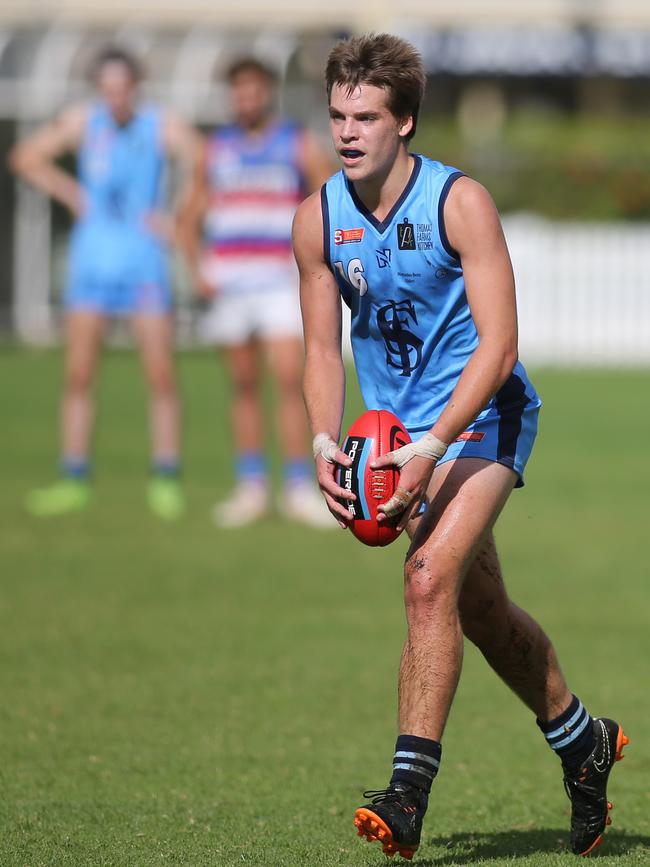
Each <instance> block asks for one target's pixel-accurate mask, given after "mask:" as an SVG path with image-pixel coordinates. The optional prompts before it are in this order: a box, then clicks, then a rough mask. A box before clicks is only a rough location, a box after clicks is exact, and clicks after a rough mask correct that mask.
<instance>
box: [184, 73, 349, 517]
mask: <svg viewBox="0 0 650 867" xmlns="http://www.w3.org/2000/svg"><path fill="white" fill-rule="evenodd" d="M226 77H227V81H228V85H229V90H230V97H231V102H232V111H233V122H232V123H229V124H227V125H226V126H224V127H222V128H220V129H217V130H215V131H214V132H213V133H212V134H211V135H210V137H209V139H208V141H207V143H206V147H205V151H204V156H203V161H202V164H201V165H200V167H199V170H198V171H197V173H196V174H195V179H194V186H193V195H192V197H191V200H190V202H191V204H190V207H189V209H188V212H187V218H186V219H185V220H184V221H183V226H184V229H185V231H184V237H185V244H186V249H187V250H188V256H189V258H190V259H191V261H192V262H193V270H194V274H195V280H196V286H197V291H198V294H199V295H200V296H201V297H202V299H203V301H204V305H205V313H204V316H203V319H202V324H201V328H202V332H203V337H204V338H205V340H206V341H207V342H209V343H213V344H215V345H216V346H218V347H219V348H220V350H221V352H222V354H223V356H224V359H225V361H226V366H227V370H228V373H229V376H230V379H231V382H232V403H231V419H232V428H233V439H234V446H235V472H236V477H237V482H236V486H235V490H234V491H233V492H232V494H231V495H230V496H228V497H227V498H226V499H225V500H224V501H223V502H220V503H217V504H216V505H215V507H214V509H213V518H214V520H215V522H216V523H217V524H218V525H219V526H222V527H235V526H243V525H246V524H249V523H251V522H252V521H255V520H257V519H258V518H260V517H262V516H263V515H265V514H266V513H267V512H268V511H269V509H270V505H271V497H270V485H269V472H268V467H267V462H266V457H265V454H264V447H265V440H266V436H265V433H264V407H263V399H262V381H263V372H264V367H265V366H266V367H267V368H268V370H269V372H270V373H271V376H272V378H273V380H274V381H275V385H276V388H277V425H278V430H279V441H280V442H281V444H282V448H283V451H284V485H283V488H284V490H283V494H282V497H281V498H280V508H281V511H282V512H283V513H284V514H286V515H287V516H289V517H290V518H292V519H294V520H298V521H302V522H304V523H307V524H312V525H315V526H320V527H323V526H325V527H331V526H332V523H331V519H330V516H329V514H328V512H327V510H326V509H325V508H324V505H323V501H322V499H321V498H320V496H319V494H318V491H317V489H316V487H315V485H314V480H313V468H312V464H311V456H310V454H309V449H308V440H309V436H308V426H307V419H306V416H305V410H304V404H303V400H302V394H301V378H302V364H303V347H302V323H301V321H300V304H299V298H298V272H297V268H296V264H295V260H294V257H293V252H292V249H291V223H292V220H293V216H294V214H295V210H296V207H297V206H298V204H299V203H300V202H301V201H302V199H303V198H304V197H305V195H306V194H307V193H309V192H311V191H313V190H315V189H318V188H319V187H320V185H321V184H322V183H323V181H324V180H325V179H326V178H327V176H328V175H329V174H330V172H331V171H332V168H333V164H332V161H331V160H330V158H329V157H328V156H327V155H326V154H325V153H324V151H323V150H322V148H321V147H320V146H319V144H318V142H317V140H316V137H315V136H314V135H313V134H311V133H310V132H309V131H308V130H305V129H304V128H302V127H301V126H300V125H298V124H297V123H294V122H293V121H290V120H287V119H285V118H281V117H279V116H278V115H277V113H276V107H275V102H276V90H277V80H276V74H275V72H274V70H273V69H271V68H270V67H269V66H267V65H266V64H265V63H263V62H262V61H260V60H258V59H257V58H255V57H242V58H240V59H238V60H236V61H235V62H234V63H233V64H232V65H231V66H230V68H229V70H228V72H227V76H226Z"/></svg>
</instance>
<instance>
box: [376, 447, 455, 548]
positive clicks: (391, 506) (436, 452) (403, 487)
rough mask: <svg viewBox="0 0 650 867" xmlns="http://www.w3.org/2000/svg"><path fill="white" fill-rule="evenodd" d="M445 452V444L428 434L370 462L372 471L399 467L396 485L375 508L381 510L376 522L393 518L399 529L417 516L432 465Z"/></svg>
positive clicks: (425, 493)
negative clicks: (389, 494)
mask: <svg viewBox="0 0 650 867" xmlns="http://www.w3.org/2000/svg"><path fill="white" fill-rule="evenodd" d="M446 451H447V445H446V444H445V443H443V442H442V440H439V439H438V438H437V437H436V436H434V435H433V434H431V433H428V434H425V435H424V436H423V437H421V438H420V439H419V440H416V442H414V443H408V444H407V445H405V446H402V447H401V448H399V449H395V450H394V451H392V452H388V454H385V455H381V456H380V457H378V458H377V459H376V460H375V461H373V462H372V464H371V465H370V466H371V469H373V470H378V469H383V468H384V467H391V466H392V467H398V468H399V469H400V477H399V485H398V487H397V489H396V491H395V493H394V494H393V496H392V497H391V498H390V499H389V500H388V501H387V502H385V503H383V504H382V505H381V506H379V507H378V511H380V512H382V513H383V514H381V515H378V517H377V521H378V522H379V523H384V522H386V521H389V520H391V519H392V520H396V527H397V529H398V530H400V531H401V530H403V529H404V528H405V527H406V525H407V524H408V522H409V521H410V520H412V519H413V518H416V517H417V516H418V514H419V512H420V507H421V506H422V503H423V502H424V501H425V498H426V495H427V490H428V488H429V482H430V481H431V476H432V475H433V470H434V468H435V465H436V463H437V462H438V461H439V460H440V458H441V457H443V455H444V454H445V452H446Z"/></svg>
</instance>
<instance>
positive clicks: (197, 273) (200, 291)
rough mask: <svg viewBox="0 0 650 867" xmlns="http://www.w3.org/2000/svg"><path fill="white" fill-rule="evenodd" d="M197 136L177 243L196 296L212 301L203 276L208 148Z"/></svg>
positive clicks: (211, 290)
mask: <svg viewBox="0 0 650 867" xmlns="http://www.w3.org/2000/svg"><path fill="white" fill-rule="evenodd" d="M195 135H196V150H195V152H194V153H193V159H192V164H191V168H190V173H189V177H188V182H187V187H186V189H185V191H184V193H183V196H182V199H181V201H180V202H179V207H178V211H177V216H176V240H177V243H178V246H179V248H180V249H181V251H182V253H183V255H184V257H185V260H186V262H187V264H188V267H189V269H190V274H191V277H192V281H193V283H194V288H195V291H196V294H197V295H198V296H199V297H200V298H205V299H209V298H212V297H213V296H214V294H215V290H214V287H212V286H210V285H209V284H208V283H207V282H206V281H205V280H204V278H203V276H202V274H201V256H202V252H203V221H204V219H205V213H206V210H207V206H208V194H209V187H208V146H207V142H206V141H205V139H204V137H203V136H202V135H200V134H198V133H196V134H195Z"/></svg>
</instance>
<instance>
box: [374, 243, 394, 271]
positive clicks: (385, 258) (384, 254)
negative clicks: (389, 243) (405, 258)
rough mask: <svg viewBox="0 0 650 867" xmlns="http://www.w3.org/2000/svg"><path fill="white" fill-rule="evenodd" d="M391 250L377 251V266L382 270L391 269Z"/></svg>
mask: <svg viewBox="0 0 650 867" xmlns="http://www.w3.org/2000/svg"><path fill="white" fill-rule="evenodd" d="M390 252H391V251H390V248H388V247H387V248H386V249H385V250H375V253H376V254H377V264H378V265H379V267H380V268H390Z"/></svg>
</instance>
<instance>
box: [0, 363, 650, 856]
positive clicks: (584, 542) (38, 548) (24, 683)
mask: <svg viewBox="0 0 650 867" xmlns="http://www.w3.org/2000/svg"><path fill="white" fill-rule="evenodd" d="M181 377H182V384H183V391H184V394H185V402H186V416H187V438H186V441H187V448H186V461H185V479H186V484H187V493H188V497H189V503H190V509H189V512H188V515H187V517H185V518H184V519H183V520H182V521H180V522H178V523H177V524H174V525H162V524H161V523H159V522H157V521H156V520H155V519H154V518H153V517H151V516H150V515H149V514H148V512H147V511H146V508H145V506H144V480H145V473H146V467H147V449H146V439H145V435H144V424H145V410H144V406H143V389H142V387H141V384H140V380H139V375H138V372H137V368H136V364H135V360H134V358H133V356H132V355H131V354H130V353H128V352H122V353H119V352H118V353H112V354H109V356H108V357H107V359H106V363H105V366H104V371H103V376H102V384H101V417H100V425H99V435H98V438H97V443H96V498H95V500H94V502H93V505H92V508H91V509H90V510H89V511H87V512H86V513H84V514H80V515H77V516H74V517H69V518H66V519H63V520H62V519H56V520H52V519H50V520H43V519H41V520H38V521H37V520H35V519H30V518H28V517H27V516H26V515H25V514H24V513H23V511H22V509H21V499H22V497H23V495H24V493H25V491H26V490H28V489H29V488H30V487H32V486H34V485H39V484H42V483H43V482H46V481H48V480H49V479H51V478H52V477H53V470H54V466H55V461H56V446H55V438H56V405H57V400H58V394H57V389H58V385H59V381H60V356H59V355H58V354H57V353H55V352H44V353H27V352H23V351H17V350H14V349H4V350H2V351H0V393H1V394H2V405H3V422H2V442H3V447H2V451H1V455H2V462H3V467H2V487H1V490H0V521H1V524H0V526H1V532H2V542H1V544H2V551H1V563H2V591H3V592H2V597H1V603H0V649H1V653H2V656H1V659H2V662H1V666H2V669H1V673H2V703H1V709H0V719H1V723H0V725H1V730H0V755H1V760H0V774H1V776H2V795H1V797H0V821H1V822H2V834H1V837H0V865H2V867H41V865H80V867H81V865H83V867H95V865H129V867H130V865H133V867H150V865H190V867H203V865H214V867H221V865H242V864H248V865H264V867H280V865H287V867H297V865H307V867H320V865H350V867H352V865H355V867H356V865H373V864H381V863H383V862H384V857H383V856H382V855H381V853H380V851H379V849H378V848H376V844H375V845H373V846H369V845H368V844H367V843H365V842H361V841H359V840H357V838H356V837H355V836H354V829H353V828H352V823H351V818H352V812H353V809H354V808H355V807H356V806H357V805H358V804H359V802H360V793H361V791H362V790H363V789H364V788H368V787H377V788H378V787H381V786H383V785H385V783H386V781H387V778H388V773H389V766H390V758H391V755H392V752H391V751H392V747H393V743H394V735H395V724H394V717H395V707H394V706H395V697H394V693H395V675H396V667H397V660H398V655H399V651H400V646H401V642H402V639H403V634H404V621H403V612H402V609H401V574H400V571H401V561H402V558H403V554H404V543H403V541H402V540H400V541H399V542H397V543H396V544H395V545H394V546H392V547H391V548H388V549H385V550H380V551H377V550H371V549H367V548H364V547H363V546H361V545H360V544H359V543H357V542H356V541H355V540H354V539H353V538H352V537H350V536H348V535H346V534H344V533H343V532H341V531H339V530H334V531H332V532H331V533H323V532H321V533H319V532H316V531H309V530H306V529H302V528H301V527H298V526H293V525H287V524H283V523H281V522H280V521H279V520H275V519H269V520H268V521H265V522H263V523H261V524H260V525H259V526H257V527H255V529H253V530H246V531H243V530H242V531H230V532H220V531H218V530H216V529H215V528H214V527H213V526H212V525H211V524H210V522H209V520H208V511H209V507H210V505H211V503H212V502H213V501H214V500H215V499H216V498H217V497H218V496H220V495H222V494H224V493H225V492H226V490H227V489H228V487H229V485H230V484H231V481H232V478H231V469H230V462H229V458H228V454H227V443H228V436H227V429H226V428H227V425H226V415H225V411H224V395H225V386H224V382H223V376H222V372H221V370H220V368H219V367H218V365H217V364H216V363H215V362H214V360H213V359H212V358H211V357H210V356H208V355H196V354H188V355H185V356H183V357H182V359H181ZM535 381H536V384H537V385H538V388H539V390H540V391H541V393H542V396H543V398H544V400H545V405H546V406H545V410H544V414H543V421H542V426H541V436H540V440H539V443H538V447H537V449H536V453H535V455H534V458H533V460H532V463H531V465H530V468H529V473H528V478H527V482H528V484H527V486H526V488H524V490H523V491H518V492H516V493H515V494H514V495H513V497H512V499H511V501H510V503H509V505H508V507H507V509H506V512H505V513H504V515H503V517H502V518H501V520H500V523H499V525H498V527H497V539H498V542H499V545H500V549H501V555H502V560H503V564H504V568H505V571H506V575H507V578H508V582H509V586H510V590H511V593H512V595H513V597H514V598H515V599H517V600H518V601H519V602H520V603H521V604H523V605H524V606H526V607H528V608H529V609H530V610H531V611H532V612H533V613H534V614H535V615H536V616H537V617H538V618H539V619H540V620H541V621H542V622H543V623H544V625H545V626H546V628H547V630H548V631H549V633H550V634H551V636H552V638H553V639H554V641H555V643H556V646H557V648H558V651H559V653H560V656H561V659H562V660H563V666H564V669H565V672H566V674H567V675H568V677H569V681H570V684H571V686H572V688H573V689H574V691H576V692H577V693H578V694H579V695H580V696H581V698H582V699H583V700H584V702H585V703H586V704H587V706H588V707H589V708H590V710H592V712H593V713H596V714H599V713H601V714H608V715H614V716H616V717H617V718H619V719H620V720H622V721H623V722H624V724H625V728H626V730H627V732H628V734H629V735H630V737H631V741H632V743H631V745H630V747H628V749H627V758H626V760H625V762H623V763H622V764H621V765H618V766H617V768H616V770H615V771H614V773H613V776H612V781H611V786H610V796H611V798H612V800H613V801H614V803H615V807H616V809H615V811H614V813H613V818H614V824H613V826H612V828H611V829H610V830H609V831H608V833H607V835H606V838H605V843H604V844H603V846H601V847H600V849H599V850H597V851H596V853H595V855H594V856H593V858H594V860H595V861H596V862H597V863H598V864H599V865H600V867H609V865H617V867H628V865H639V867H640V865H646V864H648V863H650V819H649V816H650V785H649V781H650V744H649V741H648V720H649V719H650V690H649V688H648V687H649V684H650V678H649V666H648V659H649V655H650V599H649V588H648V577H649V576H648V572H649V570H648V556H647V547H646V546H647V542H648V535H649V531H650V522H649V508H648V505H649V502H650V497H649V493H650V461H649V460H648V430H649V429H650V402H649V400H648V394H649V389H650V382H649V376H648V372H647V371H640V372H619V373H616V372H613V373H602V372H584V373H580V372H561V371H555V372H548V371H546V372H544V371H541V372H539V373H538V374H537V375H536V377H535ZM358 409H359V403H358V400H357V399H356V397H354V395H353V396H351V398H350V407H349V415H350V416H353V415H354V414H356V412H357V410H358ZM567 825H568V801H567V800H566V798H565V795H564V793H563V790H562V784H561V775H560V771H559V763H558V762H557V760H556V759H555V758H554V757H553V756H552V755H551V754H550V751H549V750H548V748H547V747H546V746H545V744H544V743H543V739H542V737H541V735H540V734H539V732H538V730H537V728H536V726H535V723H534V720H533V719H532V717H531V716H530V714H529V713H528V712H527V711H526V710H525V709H524V708H523V707H522V706H520V705H519V704H518V702H517V701H516V700H515V699H514V698H513V696H512V695H511V694H510V693H509V692H508V690H507V689H506V688H505V687H504V686H503V685H502V684H501V683H500V682H499V681H498V680H497V679H496V678H495V677H494V676H493V675H492V674H491V673H490V672H489V671H488V669H487V668H486V666H485V664H484V663H483V661H482V659H481V658H480V657H479V655H478V654H477V653H476V652H475V651H474V649H473V648H471V647H468V648H467V654H466V662H465V669H464V674H463V679H462V682H461V687H460V690H459V693H458V697H457V700H456V703H455V705H454V708H453V712H452V717H451V720H450V725H449V728H448V732H447V735H446V737H445V756H444V762H443V769H442V772H441V774H440V777H439V779H438V780H437V782H436V783H435V790H434V796H433V798H432V806H431V809H430V812H429V815H428V818H427V822H426V825H425V833H424V836H423V845H422V847H421V850H420V853H419V854H418V858H417V861H416V862H415V863H418V864H420V865H422V867H425V865H427V867H453V865H470V864H489V865H493V867H500V865H506V864H508V865H512V864H513V863H514V864H517V865H518V867H519V865H520V867H529V865H530V867H551V865H569V864H574V863H575V857H574V856H573V855H571V854H569V853H567V850H566V847H567V837H568V834H567ZM402 863H405V862H402Z"/></svg>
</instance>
